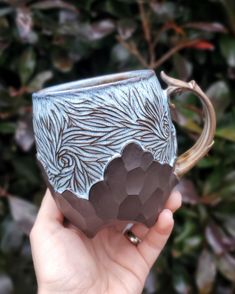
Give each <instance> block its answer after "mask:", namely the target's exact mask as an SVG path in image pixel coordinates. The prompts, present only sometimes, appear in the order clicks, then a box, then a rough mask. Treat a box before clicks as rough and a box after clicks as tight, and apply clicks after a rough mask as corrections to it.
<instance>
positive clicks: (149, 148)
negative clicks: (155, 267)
mask: <svg viewBox="0 0 235 294" xmlns="http://www.w3.org/2000/svg"><path fill="white" fill-rule="evenodd" d="M33 127H34V133H35V140H36V148H37V160H38V163H39V165H40V167H41V170H42V173H43V176H44V179H45V181H46V183H47V185H48V187H49V188H50V190H51V193H52V195H53V196H54V198H55V200H56V202H57V205H58V206H59V208H60V209H61V211H62V212H63V214H64V215H65V217H66V218H67V219H68V220H69V221H71V222H72V223H73V224H74V225H76V226H77V227H78V228H79V229H81V230H82V231H83V232H84V233H86V235H87V236H89V237H92V236H94V235H95V234H96V233H97V232H98V231H99V230H100V229H101V228H103V227H104V226H107V225H111V224H114V223H118V222H119V223H123V224H125V223H130V222H131V223H135V222H141V223H143V224H145V225H146V226H148V227H150V226H152V225H153V224H154V223H155V222H156V219H157V217H158V215H159V213H160V212H161V210H162V209H163V208H164V205H165V202H166V200H167V199H168V197H169V194H170V192H171V190H172V188H173V187H174V186H175V185H176V183H177V178H176V176H175V175H174V163H175V160H176V152H177V142H176V132H175V128H174V126H173V124H172V121H171V117H170V110H169V105H168V98H167V95H166V91H164V90H162V89H161V86H160V84H159V82H158V79H157V77H156V75H155V73H154V71H151V70H139V71H131V72H126V73H120V74H113V75H106V76H101V77H98V78H91V79H85V80H81V81H77V82H71V83H66V84H62V85H59V86H54V87H49V88H46V89H44V90H41V91H39V92H37V93H34V94H33Z"/></svg>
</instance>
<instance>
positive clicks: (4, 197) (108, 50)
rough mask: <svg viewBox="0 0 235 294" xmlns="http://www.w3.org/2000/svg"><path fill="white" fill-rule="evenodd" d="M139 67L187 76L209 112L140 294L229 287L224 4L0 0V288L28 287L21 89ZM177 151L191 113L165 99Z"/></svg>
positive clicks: (28, 186)
mask: <svg viewBox="0 0 235 294" xmlns="http://www.w3.org/2000/svg"><path fill="white" fill-rule="evenodd" d="M138 68H153V69H155V70H156V73H157V74H159V72H160V70H162V69H164V70H165V71H166V72H167V73H168V74H170V75H173V76H175V77H177V78H180V79H183V80H189V79H191V78H193V79H195V80H196V81H197V82H198V83H199V84H200V85H201V87H202V88H203V89H204V90H205V91H206V92H207V94H208V95H209V97H210V98H211V101H212V103H213V104H214V106H215V109H216V112H217V123H218V127H217V132H216V137H215V145H214V147H213V150H212V151H211V152H210V154H209V155H208V156H207V157H206V158H205V159H203V160H201V162H200V163H199V164H198V166H197V167H196V168H194V169H193V170H192V172H191V173H190V174H189V175H188V176H187V177H186V178H184V179H183V180H182V182H181V183H180V186H179V188H180V189H181V191H182V193H183V200H184V205H183V207H182V208H181V209H180V210H179V211H178V212H177V213H176V215H175V220H176V225H175V229H174V232H173V235H172V237H171V239H170V241H169V242H168V244H167V247H166V248H165V250H164V252H163V254H162V256H161V258H160V260H159V261H158V262H157V264H156V265H155V267H154V269H153V271H152V273H151V274H150V276H149V278H148V280H147V283H146V293H155V292H157V293H203V294H205V293H223V294H229V293H234V292H235V256H234V249H235V214H234V213H235V205H234V202H235V169H234V167H235V144H234V142H235V100H234V94H235V2H234V0H201V1H193V0H178V1H173V0H172V1H168V0H165V1H164V0H162V1H160V0H159V1H158V0H152V1H151V0H149V1H147V0H146V1H136V0H83V1H82V0H80V1H75V0H74V1H62V0H45V1H27V0H19V1H17V0H8V1H7V0H5V1H0V137H1V140H0V196H1V198H0V293H1V294H8V293H24V294H27V293H35V292H36V282H35V277H34V272H33V266H32V261H31V255H30V247H29V242H28V237H27V234H28V233H29V231H30V228H31V226H32V223H33V221H34V219H35V215H36V211H37V207H38V205H39V204H40V201H41V198H42V195H43V192H44V190H45V186H44V184H43V181H42V178H41V176H40V173H39V170H38V168H37V166H36V162H35V147H34V140H33V133H32V125H31V93H32V92H33V91H36V90H38V89H41V88H42V87H44V86H46V85H52V84H58V83H60V82H66V81H71V80H75V79H80V78H83V77H91V76H96V75H101V74H106V73H112V72H118V71H125V70H130V69H138ZM174 103H175V104H176V107H177V110H175V111H173V113H172V115H173V118H174V120H175V121H176V123H177V126H178V127H177V130H178V142H179V152H180V153H181V152H182V151H183V150H186V149H187V148H188V147H189V146H191V145H192V144H193V142H194V141H195V140H196V139H197V137H198V134H199V133H200V131H201V127H202V121H201V108H200V105H198V101H197V100H196V99H195V97H193V96H191V95H187V96H186V95H184V96H181V97H176V99H175V100H174Z"/></svg>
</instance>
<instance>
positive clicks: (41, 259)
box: [31, 196, 178, 294]
mask: <svg viewBox="0 0 235 294" xmlns="http://www.w3.org/2000/svg"><path fill="white" fill-rule="evenodd" d="M47 197H48V196H47ZM50 201H51V202H52V201H53V199H52V198H51V196H50ZM50 205H54V206H55V204H54V203H51V204H50ZM177 205H178V204H175V206H177ZM42 207H43V205H42ZM54 208H55V209H57V208H56V206H55V207H54ZM176 208H177V207H176ZM50 209H51V208H50ZM41 210H42V208H41ZM54 213H55V211H54ZM46 214H47V211H45V210H44V212H41V211H40V212H39V216H38V219H41V218H42V217H43V219H44V221H45V218H46ZM54 216H55V219H56V222H55V223H53V225H52V224H51V225H50V224H49V225H47V228H44V229H43V228H42V226H43V224H37V223H39V221H38V220H37V221H36V225H35V227H34V230H33V231H32V232H33V233H32V234H31V243H32V251H33V258H34V263H35V270H36V275H37V279H38V284H39V285H41V288H42V289H43V288H44V289H47V291H48V292H54V293H56V289H59V290H60V292H62V293H83V292H86V293H87V292H88V293H114V294H115V293H141V292H142V289H143V286H144V282H145V279H146V277H147V274H148V272H149V270H150V267H151V266H152V264H153V262H154V261H155V259H156V258H157V256H158V254H159V253H160V248H161V246H164V243H165V242H166V239H167V235H169V233H170V230H171V226H166V228H165V229H166V230H167V231H168V232H165V233H164V232H163V231H162V232H157V231H156V232H155V233H156V234H162V236H160V235H159V236H160V237H161V238H160V240H158V242H160V243H159V244H158V245H159V248H158V246H157V244H155V243H154V242H156V240H155V241H153V240H151V235H150V232H148V233H147V234H146V232H147V229H146V228H144V227H143V226H142V225H135V227H134V228H133V230H134V231H135V232H137V233H138V236H140V235H141V236H140V237H141V238H143V237H144V236H145V235H146V237H145V239H147V241H145V240H144V241H143V242H142V243H140V244H139V245H138V246H137V247H136V246H134V245H133V244H131V243H130V242H129V240H127V239H126V237H125V236H123V234H122V232H121V230H120V229H119V228H114V227H112V228H111V227H110V228H107V229H104V230H102V231H101V232H99V233H98V234H97V235H96V237H95V238H93V239H89V238H87V237H86V236H85V235H83V234H82V233H81V232H80V231H78V230H77V229H75V228H74V227H72V226H69V227H64V226H63V225H62V224H61V220H62V215H60V213H59V211H58V210H57V211H56V215H54ZM48 221H49V220H48V219H47V223H48ZM41 222H43V221H41ZM164 225H166V224H163V226H164ZM162 229H163V230H164V228H163V227H162ZM160 230H161V227H160ZM38 231H41V233H39V232H38ZM42 231H43V232H42ZM164 234H165V235H164ZM149 235H150V236H149ZM159 236H158V239H159ZM161 239H162V240H161ZM161 243H162V244H161ZM39 244H40V245H39ZM154 246H155V247H156V248H154ZM57 291H58V290H57ZM44 292H45V293H46V291H44Z"/></svg>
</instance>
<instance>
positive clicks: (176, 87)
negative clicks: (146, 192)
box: [161, 71, 216, 178]
mask: <svg viewBox="0 0 235 294" xmlns="http://www.w3.org/2000/svg"><path fill="white" fill-rule="evenodd" d="M161 78H162V80H163V81H164V82H165V83H166V84H167V85H168V87H167V88H166V89H165V91H166V93H167V96H168V97H169V96H171V95H172V94H176V93H177V94H178V93H182V92H188V91H191V92H193V93H194V94H195V95H196V96H198V98H199V99H200V101H201V103H202V106H203V113H204V127H203V130H202V133H201V135H200V137H199V138H198V140H197V142H196V143H195V144H194V145H193V146H192V147H191V148H190V149H189V150H187V151H186V152H185V153H183V154H182V155H180V156H179V157H178V158H177V160H176V163H175V169H174V173H175V175H176V176H177V177H178V178H181V177H182V176H183V175H184V174H185V173H187V172H188V171H189V170H190V169H191V168H192V167H193V166H195V165H196V163H197V162H198V161H199V160H200V159H201V158H202V157H203V156H205V155H206V154H207V153H208V151H209V150H210V148H211V147H212V145H213V144H214V141H213V138H214V135H215V128H216V116H215V111H214V108H213V106H212V104H211V102H210V100H209V98H208V97H207V96H206V94H205V93H204V92H203V91H202V90H201V88H200V87H199V86H198V85H197V83H196V82H195V81H190V82H188V83H187V82H184V81H181V80H177V79H174V78H171V77H169V76H167V75H166V74H165V73H164V72H163V71H162V72H161Z"/></svg>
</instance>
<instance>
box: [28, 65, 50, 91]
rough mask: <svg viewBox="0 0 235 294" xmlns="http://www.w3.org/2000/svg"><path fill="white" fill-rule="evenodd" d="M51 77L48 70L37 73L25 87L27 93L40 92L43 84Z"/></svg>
mask: <svg viewBox="0 0 235 294" xmlns="http://www.w3.org/2000/svg"><path fill="white" fill-rule="evenodd" d="M52 77H53V73H52V71H50V70H46V71H42V72H40V73H38V74H37V75H36V76H35V77H34V78H33V79H32V80H31V81H30V83H29V85H28V87H27V91H28V93H33V92H35V91H38V90H41V89H42V87H43V86H44V84H45V83H46V82H47V81H48V80H50V79H51V78H52Z"/></svg>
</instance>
